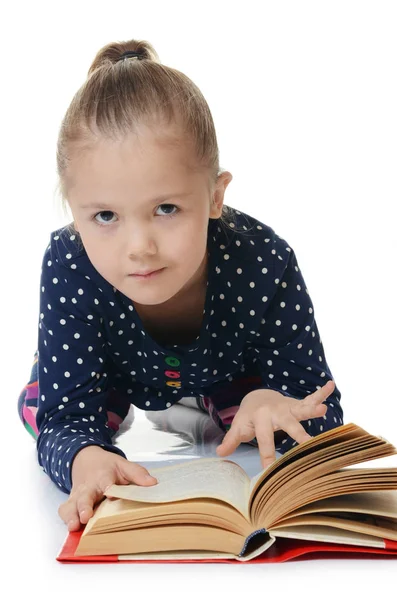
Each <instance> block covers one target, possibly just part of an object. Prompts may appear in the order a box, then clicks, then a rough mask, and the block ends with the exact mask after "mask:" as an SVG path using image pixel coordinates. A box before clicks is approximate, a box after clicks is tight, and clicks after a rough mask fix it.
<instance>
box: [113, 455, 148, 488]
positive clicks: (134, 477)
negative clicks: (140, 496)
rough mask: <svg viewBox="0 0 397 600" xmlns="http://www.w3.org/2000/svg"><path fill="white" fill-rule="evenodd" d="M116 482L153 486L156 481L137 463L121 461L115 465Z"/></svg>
mask: <svg viewBox="0 0 397 600" xmlns="http://www.w3.org/2000/svg"><path fill="white" fill-rule="evenodd" d="M117 469H118V475H119V477H118V481H117V482H116V483H123V484H127V483H136V484H137V485H155V484H156V483H157V479H156V478H155V477H153V476H152V475H150V473H149V471H148V470H147V469H145V467H142V465H139V464H137V463H134V462H131V461H129V460H127V459H123V460H122V461H120V463H119V464H118V465H117Z"/></svg>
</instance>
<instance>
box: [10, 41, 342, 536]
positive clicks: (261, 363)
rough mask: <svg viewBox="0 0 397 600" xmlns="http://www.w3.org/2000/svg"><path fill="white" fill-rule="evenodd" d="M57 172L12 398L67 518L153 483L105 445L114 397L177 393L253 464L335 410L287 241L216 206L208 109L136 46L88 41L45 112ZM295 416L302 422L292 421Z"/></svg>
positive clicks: (141, 401)
mask: <svg viewBox="0 0 397 600" xmlns="http://www.w3.org/2000/svg"><path fill="white" fill-rule="evenodd" d="M57 167H58V174H59V183H60V190H61V196H62V200H63V202H64V204H63V206H64V208H65V206H66V205H65V201H66V199H67V203H68V205H69V207H70V209H71V211H72V214H73V222H72V223H71V224H69V225H68V226H65V227H62V228H60V229H58V230H56V231H54V232H52V233H51V235H50V240H49V244H48V247H47V248H46V250H45V252H44V258H43V263H42V272H41V282H40V318H39V327H38V348H37V350H36V352H35V354H34V363H33V368H32V371H31V376H30V379H29V382H28V383H27V385H25V387H24V388H23V390H22V392H21V394H20V397H19V402H18V409H19V414H20V417H21V420H22V422H23V423H24V425H25V427H26V429H27V430H28V431H29V433H30V434H31V435H32V436H33V437H34V438H35V439H36V438H37V452H38V461H39V464H40V465H41V466H42V468H43V470H44V471H45V472H46V473H47V474H48V475H49V477H50V478H51V479H52V481H54V482H55V483H56V484H57V485H58V486H59V487H60V488H61V489H62V490H63V491H64V492H66V493H70V495H69V498H68V500H67V501H66V502H65V503H63V504H62V505H61V507H60V509H59V514H60V516H61V517H62V519H63V520H64V521H65V523H67V524H68V528H69V530H70V531H72V530H76V529H78V528H79V526H80V524H81V523H83V524H84V523H87V521H88V519H89V518H90V517H91V516H92V514H93V509H94V507H95V505H96V504H97V503H98V502H99V501H100V500H101V499H102V497H103V492H104V490H105V489H106V487H108V486H109V485H110V484H112V483H119V484H127V483H131V482H134V483H136V484H138V485H155V484H156V479H154V478H153V477H151V476H150V474H149V473H148V471H147V470H146V469H145V468H144V467H142V466H140V465H138V464H136V463H133V462H130V461H128V460H127V458H126V456H125V454H124V453H123V452H122V451H121V450H120V448H118V447H116V446H115V445H114V444H113V443H112V437H113V436H114V434H115V432H116V431H117V430H118V427H119V425H120V423H121V422H122V421H123V419H124V418H125V417H126V415H127V413H128V411H129V408H130V405H131V404H133V405H135V406H137V407H139V408H141V409H144V410H151V411H153V410H166V409H167V408H169V407H170V406H172V405H174V404H176V403H177V402H178V401H179V400H180V399H181V398H182V397H192V398H195V399H196V400H197V403H198V406H199V407H200V408H201V409H202V410H204V411H207V412H208V413H209V415H210V416H211V418H212V419H213V420H214V421H215V422H216V423H217V424H218V425H219V427H220V428H221V429H222V430H223V431H224V432H225V433H226V435H225V437H224V440H223V442H222V444H221V445H220V446H219V447H218V449H217V452H218V455H219V456H222V457H224V456H228V455H230V454H231V452H233V451H234V450H235V449H236V448H237V446H238V445H239V444H240V443H241V442H250V443H253V444H256V445H257V446H258V448H259V452H260V456H261V461H262V464H263V467H266V466H268V465H269V464H270V463H271V462H273V461H274V459H275V450H276V449H277V451H279V452H282V453H284V452H285V451H287V450H289V449H290V448H291V447H292V446H294V445H295V444H297V443H302V442H304V441H306V440H307V439H309V438H310V436H315V435H317V434H319V433H321V432H322V431H326V430H327V429H332V428H334V427H337V426H339V425H341V424H342V423H343V412H342V409H341V406H340V392H339V391H338V389H337V388H336V386H335V384H334V382H333V380H332V374H331V371H330V369H329V367H328V364H327V361H326V359H325V353H324V348H323V345H322V343H321V339H320V335H319V331H318V328H317V324H316V321H315V318H314V310H313V306H312V302H311V299H310V296H309V294H308V291H307V289H306V285H305V281H304V279H303V276H302V273H301V271H300V269H299V267H298V262H297V258H296V256H295V253H294V251H293V250H292V249H291V247H289V245H288V244H287V242H286V241H285V240H284V239H282V238H281V237H279V236H278V235H277V234H276V233H275V232H274V230H273V229H272V228H271V227H269V226H268V225H265V224H264V223H261V222H260V221H258V220H257V219H255V218H254V217H252V216H249V215H247V214H245V213H243V212H241V211H238V210H234V209H232V208H231V207H229V206H227V205H225V204H224V203H223V200H224V194H225V190H226V187H227V186H228V184H229V183H230V181H231V179H232V175H231V173H230V172H228V171H222V170H221V169H220V168H219V157H218V146H217V139H216V133H215V128H214V123H213V120H212V116H211V113H210V110H209V107H208V105H207V103H206V101H205V99H204V97H203V96H202V94H201V92H200V90H199V89H198V88H197V87H196V86H195V84H194V83H193V82H192V81H191V80H190V79H189V78H188V77H187V76H186V75H184V74H183V73H181V72H180V71H177V70H175V69H172V68H170V67H167V66H165V65H162V64H161V63H160V61H159V57H158V55H157V53H156V52H155V50H154V49H153V47H152V46H151V44H149V43H148V42H146V41H136V40H131V41H129V42H125V43H115V44H109V45H107V46H105V47H104V48H103V49H102V50H100V51H99V52H98V54H97V55H96V57H95V59H94V62H93V64H92V66H91V68H90V70H89V73H88V78H87V80H86V82H85V83H84V84H83V85H82V87H81V88H80V89H79V90H78V92H77V93H76V95H75V96H74V98H73V100H72V102H71V104H70V106H69V108H68V110H67V113H66V115H65V117H64V120H63V122H62V126H61V129H60V133H59V139H58V147H57ZM300 421H303V422H304V423H303V424H302V423H301V422H300Z"/></svg>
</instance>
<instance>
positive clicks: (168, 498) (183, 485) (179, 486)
mask: <svg viewBox="0 0 397 600" xmlns="http://www.w3.org/2000/svg"><path fill="white" fill-rule="evenodd" d="M149 473H150V474H151V475H153V477H155V478H156V479H157V481H158V483H157V484H156V485H152V486H148V487H144V486H139V485H136V484H129V485H112V486H110V487H109V488H108V489H107V490H106V492H105V495H106V496H107V497H112V498H123V499H124V500H138V501H139V502H175V501H177V500H185V499H187V498H216V499H218V500H223V501H224V502H227V503H228V504H231V505H232V506H234V507H235V508H236V509H237V510H238V511H239V512H241V514H243V515H244V516H245V517H246V518H247V520H249V514H248V496H249V487H250V478H249V477H248V475H247V473H246V472H245V471H244V469H242V468H241V467H240V466H239V465H238V464H236V463H234V462H233V461H229V460H224V459H221V458H204V459H197V460H193V461H189V462H186V463H182V464H178V465H171V466H168V467H159V468H156V469H149Z"/></svg>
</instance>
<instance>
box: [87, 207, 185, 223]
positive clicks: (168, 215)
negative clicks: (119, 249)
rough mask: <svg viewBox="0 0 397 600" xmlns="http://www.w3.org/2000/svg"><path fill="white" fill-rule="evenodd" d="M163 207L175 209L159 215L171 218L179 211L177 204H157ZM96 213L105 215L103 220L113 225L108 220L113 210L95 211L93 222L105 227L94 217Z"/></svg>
mask: <svg viewBox="0 0 397 600" xmlns="http://www.w3.org/2000/svg"><path fill="white" fill-rule="evenodd" d="M163 207H167V210H168V208H171V210H172V209H173V208H175V209H176V211H175V212H173V213H172V214H165V215H158V216H159V217H168V218H169V219H172V218H173V217H175V216H176V215H177V214H178V212H179V208H178V207H177V206H175V204H160V205H159V206H158V208H161V210H164V208H163ZM98 215H106V217H105V222H106V223H108V224H110V225H113V223H112V222H110V221H111V215H114V212H113V211H111V210H102V211H101V212H99V213H97V214H96V215H94V220H95V222H96V223H97V224H98V225H99V226H100V227H106V226H107V225H105V223H101V222H99V221H97V220H96V217H97V216H98ZM109 216H110V219H109V220H108V218H109ZM101 218H103V217H101Z"/></svg>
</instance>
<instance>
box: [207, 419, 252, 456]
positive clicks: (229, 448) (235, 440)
mask: <svg viewBox="0 0 397 600" xmlns="http://www.w3.org/2000/svg"><path fill="white" fill-rule="evenodd" d="M252 437H253V436H252ZM241 441H242V439H241V435H240V429H239V427H238V426H237V425H234V426H233V425H232V426H231V428H230V429H229V431H228V432H227V433H226V435H225V437H224V438H223V440H222V443H221V444H219V446H218V447H217V449H216V453H217V454H218V455H219V456H228V455H229V454H231V453H232V452H234V451H235V450H236V448H238V447H239V445H240V443H241Z"/></svg>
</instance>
